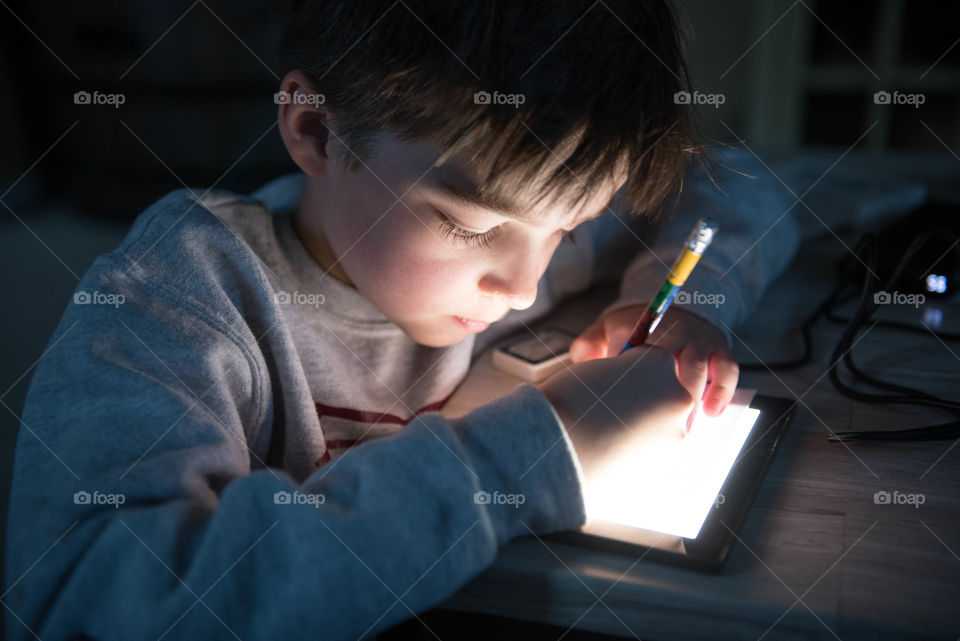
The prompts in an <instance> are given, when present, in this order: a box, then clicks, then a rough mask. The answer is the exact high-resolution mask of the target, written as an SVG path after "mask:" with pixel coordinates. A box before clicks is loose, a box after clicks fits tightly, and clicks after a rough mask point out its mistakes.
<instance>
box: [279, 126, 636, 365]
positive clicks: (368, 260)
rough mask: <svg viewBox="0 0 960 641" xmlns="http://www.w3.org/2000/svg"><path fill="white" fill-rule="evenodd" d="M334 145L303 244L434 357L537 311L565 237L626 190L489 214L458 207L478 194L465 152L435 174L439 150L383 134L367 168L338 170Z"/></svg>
mask: <svg viewBox="0 0 960 641" xmlns="http://www.w3.org/2000/svg"><path fill="white" fill-rule="evenodd" d="M339 144H340V143H339V142H338V141H337V139H336V138H331V141H330V143H329V145H328V148H327V150H328V156H327V157H328V158H329V159H330V160H329V161H328V162H327V163H326V168H327V169H326V171H325V174H324V175H322V176H319V177H316V176H311V177H309V178H308V186H307V187H306V188H305V190H304V194H303V196H302V197H301V202H300V204H299V207H298V212H297V221H296V225H297V230H298V233H299V234H300V236H301V240H302V241H303V242H304V244H305V245H306V246H307V249H308V250H309V251H310V252H311V254H312V255H313V256H314V258H315V259H316V260H317V261H318V262H319V263H320V265H321V266H322V267H323V268H324V269H326V270H328V271H329V272H330V273H331V275H332V276H334V277H336V278H338V279H340V280H342V281H343V282H345V283H347V284H349V285H352V286H354V287H356V288H357V289H358V290H359V291H360V292H361V293H362V294H363V295H364V296H365V297H366V298H367V299H369V300H370V301H371V302H372V303H373V304H374V305H375V306H376V307H377V308H378V309H379V310H380V311H381V312H383V314H384V315H385V316H387V317H388V318H389V319H390V320H391V321H393V322H394V323H395V324H396V325H398V326H399V327H400V328H401V329H402V330H403V331H404V332H405V333H406V334H407V335H408V336H409V337H410V338H411V339H413V340H414V341H416V342H418V343H421V344H423V345H428V346H432V347H441V346H447V345H452V344H454V343H457V342H458V341H460V340H462V339H463V338H465V337H466V336H468V335H469V334H470V333H471V332H473V333H476V332H481V331H483V330H485V329H486V328H487V326H488V325H489V324H490V323H492V322H495V321H497V320H500V319H501V318H503V316H504V315H506V313H507V312H508V311H509V310H510V309H511V308H513V309H525V308H527V307H529V306H530V305H532V304H533V302H534V299H535V298H536V295H537V281H538V280H539V279H540V276H541V275H542V274H543V272H544V270H545V269H546V267H547V264H548V263H549V262H550V257H551V256H552V255H553V252H554V250H555V249H556V248H557V245H558V244H559V243H560V241H561V239H562V237H563V234H564V232H565V231H568V230H572V229H573V228H574V227H576V226H577V225H578V224H580V223H581V222H584V221H585V220H588V219H589V218H592V217H594V216H596V215H599V214H600V213H602V212H603V211H605V209H606V205H607V204H608V203H609V201H610V199H611V198H612V197H613V195H614V193H615V192H616V190H617V189H618V188H619V186H620V184H622V182H623V181H622V180H611V181H610V183H609V184H606V185H602V186H598V187H597V189H596V190H594V192H593V193H592V194H591V196H590V198H588V199H586V200H585V201H584V202H581V203H579V204H575V203H570V202H569V201H566V202H560V201H557V202H555V203H549V202H547V201H548V200H549V199H545V200H544V201H543V202H542V203H537V204H536V205H535V206H534V205H530V204H529V203H532V202H533V198H532V197H531V196H530V194H529V193H527V192H529V191H530V190H524V192H525V193H518V194H516V195H515V196H513V197H512V198H511V202H503V203H488V206H482V205H480V204H478V203H472V202H470V201H469V199H468V198H465V197H463V194H467V195H469V194H475V193H476V191H475V187H476V184H475V182H473V180H472V175H473V173H474V172H473V171H472V170H471V166H470V163H469V161H468V160H467V154H466V153H465V152H461V153H460V154H458V155H454V156H453V157H452V158H450V159H449V160H447V161H446V162H444V163H443V164H442V165H440V166H435V165H434V163H435V162H436V161H437V159H438V158H439V157H440V156H441V154H442V152H443V150H442V149H440V148H438V147H437V146H436V145H433V144H431V143H427V142H416V143H412V142H404V141H400V140H398V139H396V138H395V137H392V136H389V135H386V134H383V135H381V136H380V137H379V138H378V140H377V142H376V143H375V145H374V147H373V153H371V154H370V155H369V157H368V159H367V160H365V161H364V164H365V166H362V167H361V168H360V169H359V170H357V171H351V170H349V169H347V168H345V167H343V166H342V165H341V163H339V162H336V161H334V160H332V158H335V157H336V155H335V154H336V152H337V151H340V150H335V149H334V147H335V146H337V145H339ZM347 153H348V154H349V152H347ZM571 179H572V180H575V179H574V178H572V177H571ZM458 192H459V193H460V196H458V195H456V194H457V193H458Z"/></svg>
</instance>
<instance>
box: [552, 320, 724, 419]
mask: <svg viewBox="0 0 960 641" xmlns="http://www.w3.org/2000/svg"><path fill="white" fill-rule="evenodd" d="M645 309H646V305H631V306H630V307H624V308H623V309H619V310H616V311H614V312H612V313H610V314H607V315H606V316H604V317H603V318H601V319H600V320H598V321H597V322H595V323H594V324H593V325H591V326H590V327H588V328H587V329H586V330H585V331H584V332H583V333H582V334H580V336H578V337H577V339H576V340H575V341H574V342H573V344H572V345H571V346H570V357H571V359H572V360H573V362H574V363H580V362H582V361H587V360H591V359H595V358H606V357H607V356H615V355H616V354H617V352H619V351H620V349H621V348H623V345H624V343H626V342H627V339H628V338H629V337H630V334H631V333H632V332H633V328H634V325H636V323H637V321H638V320H640V316H642V315H643V312H644V310H645ZM648 344H649V345H658V346H660V347H663V348H665V349H667V350H669V351H670V352H672V353H673V355H674V356H676V359H677V365H678V367H679V378H680V382H681V383H683V386H684V387H685V388H686V389H687V391H688V392H689V393H690V395H691V396H692V397H693V398H697V399H700V398H702V399H703V409H704V411H705V412H706V413H707V414H708V415H709V416H717V415H719V414H720V413H721V412H723V410H724V409H726V407H727V405H728V404H729V403H730V399H731V398H733V393H734V391H735V390H736V388H737V379H738V378H739V376H740V367H739V366H738V365H737V362H736V361H735V360H734V358H733V354H732V353H731V352H730V350H729V348H727V341H726V339H725V337H724V335H723V333H722V332H721V331H720V330H719V329H717V327H715V326H714V325H713V324H712V323H709V322H708V321H705V320H703V319H702V318H700V317H699V316H697V315H696V314H693V313H691V312H688V311H685V310H683V309H678V308H677V306H676V305H673V306H671V307H670V309H668V310H667V313H666V314H665V315H664V317H663V320H661V321H660V325H658V326H657V329H655V330H654V332H653V334H651V336H650V341H649V342H648ZM708 380H709V386H708V385H707V382H708Z"/></svg>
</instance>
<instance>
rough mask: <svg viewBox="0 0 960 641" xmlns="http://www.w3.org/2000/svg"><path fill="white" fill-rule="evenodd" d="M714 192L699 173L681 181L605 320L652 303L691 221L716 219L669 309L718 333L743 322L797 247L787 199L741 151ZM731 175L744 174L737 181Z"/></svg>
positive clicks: (726, 161)
mask: <svg viewBox="0 0 960 641" xmlns="http://www.w3.org/2000/svg"><path fill="white" fill-rule="evenodd" d="M719 160H720V163H718V164H717V166H716V167H714V168H713V169H712V172H713V175H714V178H715V179H716V181H717V184H718V186H719V188H718V187H717V186H715V185H714V184H713V183H712V182H711V181H710V179H709V178H708V177H707V176H706V175H705V174H704V173H703V172H702V170H698V171H695V172H693V173H692V174H691V177H690V179H689V180H688V181H687V183H686V185H685V187H684V192H683V194H682V196H681V198H680V200H679V202H678V205H677V208H676V210H675V211H674V212H672V213H671V212H670V211H669V210H667V211H665V212H664V214H663V216H664V217H663V218H662V219H661V220H660V221H659V222H658V224H657V226H656V227H655V228H654V229H653V230H652V233H651V237H652V239H653V240H652V243H651V244H650V248H649V251H641V252H640V253H639V254H638V255H637V256H636V257H635V258H633V259H632V260H631V262H630V264H629V266H628V267H627V268H626V270H625V271H624V274H623V278H622V280H621V285H620V295H619V297H618V299H617V300H616V301H615V302H614V303H613V304H612V305H610V306H609V307H608V308H607V309H606V310H604V312H605V313H606V312H609V311H613V310H614V309H618V308H621V307H625V306H627V305H631V304H636V303H645V302H648V301H650V300H651V299H652V298H653V296H654V295H655V294H656V291H657V289H658V288H659V287H660V286H661V285H662V283H663V278H664V277H665V276H666V274H667V272H668V270H669V268H670V265H671V264H672V263H673V261H674V260H675V259H676V257H677V256H678V255H679V253H680V251H681V249H682V246H683V242H684V240H685V239H686V237H687V235H688V234H689V232H690V229H692V227H693V225H694V224H695V223H696V221H697V220H698V219H699V218H701V217H703V216H710V217H712V218H714V219H715V220H716V221H717V223H718V224H719V231H718V233H717V235H716V237H715V239H714V241H713V243H712V245H711V246H710V248H709V249H708V250H707V252H706V253H705V254H704V256H703V258H702V259H701V260H700V263H699V265H698V266H697V268H696V269H695V270H694V271H693V273H692V274H691V275H690V277H689V279H688V280H687V282H686V284H685V285H684V287H683V291H684V292H686V298H681V299H680V300H677V299H675V301H674V304H680V305H683V309H686V310H687V311H691V312H694V313H696V314H698V315H700V316H702V317H704V318H706V319H707V320H710V321H711V322H713V323H714V324H715V325H717V326H718V327H720V328H721V329H723V326H724V325H727V326H729V327H731V328H732V327H735V326H736V325H737V324H739V323H741V322H743V321H744V320H745V319H746V318H747V316H748V315H749V314H750V313H751V312H752V311H753V309H755V308H756V305H757V303H758V302H759V300H760V298H761V296H762V295H763V292H764V290H765V289H766V287H767V286H768V285H769V284H770V283H771V282H772V281H773V280H774V279H775V278H776V277H777V276H778V275H779V274H780V273H781V272H782V271H783V270H784V269H786V267H787V265H788V264H789V262H790V260H791V259H792V257H793V255H794V253H795V251H796V248H797V243H798V239H799V234H798V232H797V228H796V223H795V221H794V219H793V217H792V212H791V210H790V203H791V202H792V201H791V200H790V199H788V197H787V196H788V193H787V192H786V190H785V189H784V188H783V186H782V185H781V184H780V183H779V181H778V180H777V179H776V177H775V176H773V175H771V174H770V173H769V172H768V171H767V170H766V169H765V168H764V167H763V165H762V164H761V163H759V162H758V161H757V160H756V159H755V158H754V157H752V156H751V155H749V154H748V153H747V152H745V151H731V152H727V153H725V154H723V155H721V156H720V158H719ZM722 165H726V167H730V168H732V169H733V170H736V171H737V172H743V173H744V174H749V176H752V177H748V176H743V175H741V174H739V173H735V172H734V171H731V169H727V168H726V167H724V166H722Z"/></svg>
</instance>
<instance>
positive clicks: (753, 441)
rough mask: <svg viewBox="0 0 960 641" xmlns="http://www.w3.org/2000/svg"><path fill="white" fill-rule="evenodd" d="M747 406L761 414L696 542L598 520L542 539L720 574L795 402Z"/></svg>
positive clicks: (765, 400)
mask: <svg viewBox="0 0 960 641" xmlns="http://www.w3.org/2000/svg"><path fill="white" fill-rule="evenodd" d="M750 407H752V408H755V409H758V410H760V415H759V416H758V417H757V422H756V424H755V425H754V427H753V429H752V430H751V431H750V435H749V436H748V437H747V440H746V441H745V442H744V446H743V449H742V450H741V451H740V454H738V456H737V461H736V462H735V463H734V465H733V468H732V469H731V470H730V474H729V475H728V476H727V478H726V480H725V481H724V483H723V487H722V488H721V489H720V495H722V496H723V497H724V501H723V502H722V503H718V504H716V505H715V506H714V508H713V509H711V510H710V513H709V514H708V515H707V518H706V520H705V521H704V522H703V527H701V528H700V533H699V534H698V536H697V538H695V539H687V538H683V537H679V536H675V535H671V534H663V533H660V532H653V531H651V530H643V529H640V528H635V527H630V526H626V525H620V524H617V523H611V522H608V521H597V520H594V521H592V522H591V523H590V524H589V525H588V526H586V527H584V528H582V529H580V530H576V531H569V532H558V533H556V534H552V535H550V536H549V537H547V538H549V539H551V540H556V541H558V542H562V543H570V544H573V545H578V546H582V547H588V548H592V549H599V550H603V551H607V552H616V553H620V554H626V555H629V556H642V557H643V558H644V559H645V560H647V559H649V560H651V561H657V562H660V563H668V564H671V565H678V566H681V567H687V568H690V569H693V570H697V571H700V572H710V573H717V572H719V571H720V570H721V569H722V567H723V562H724V561H725V560H726V558H727V553H728V552H729V551H730V547H731V546H732V544H733V541H734V540H735V538H736V533H737V531H739V529H740V526H741V525H742V524H743V521H744V520H745V519H746V517H747V513H748V512H749V511H750V507H751V505H752V504H753V499H754V498H755V496H756V494H757V491H758V490H759V488H760V484H761V483H762V481H763V477H764V476H765V475H766V471H767V468H768V467H769V464H770V461H771V460H772V458H773V455H774V454H775V453H776V451H777V450H778V447H779V445H780V443H781V442H782V438H781V437H782V435H783V431H784V429H785V428H786V426H787V424H788V423H789V421H790V419H791V418H792V417H793V413H794V411H795V410H796V402H795V401H792V400H790V399H785V398H777V397H772V396H763V395H759V394H758V395H757V396H756V397H754V399H753V401H752V402H751V403H750Z"/></svg>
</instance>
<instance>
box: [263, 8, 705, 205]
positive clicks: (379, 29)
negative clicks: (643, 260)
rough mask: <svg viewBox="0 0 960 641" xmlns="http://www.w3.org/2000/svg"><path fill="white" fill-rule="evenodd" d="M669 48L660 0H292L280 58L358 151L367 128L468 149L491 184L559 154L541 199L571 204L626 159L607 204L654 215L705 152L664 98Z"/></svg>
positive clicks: (680, 77) (671, 95) (674, 30)
mask: <svg viewBox="0 0 960 641" xmlns="http://www.w3.org/2000/svg"><path fill="white" fill-rule="evenodd" d="M682 48H683V40H682V37H681V31H680V29H679V27H678V25H677V22H676V20H675V19H674V16H673V12H672V10H671V8H670V7H669V6H668V4H667V2H666V1H665V0H598V1H597V2H596V3H594V4H593V5H589V4H587V3H584V2H581V1H577V0H551V1H550V2H533V1H527V0H524V1H502V2H501V1H496V0H462V1H455V0H396V1H393V2H391V1H388V0H350V1H349V2H338V1H333V0H293V1H292V2H291V3H290V4H289V6H288V8H287V17H286V26H285V29H284V34H283V37H282V40H281V44H280V59H281V62H282V64H283V65H284V67H285V69H287V70H290V69H300V70H302V71H303V72H304V73H305V74H306V75H307V76H308V77H309V78H310V79H311V81H312V82H313V83H315V87H313V89H315V90H316V91H318V92H320V93H322V94H324V97H325V100H326V102H327V103H328V104H329V105H330V106H331V107H332V108H333V112H334V114H335V117H337V122H336V123H335V127H334V129H335V131H336V133H337V135H338V137H340V138H341V139H342V140H343V142H344V144H345V145H346V146H347V147H348V148H349V149H350V150H351V151H352V152H353V153H355V154H357V155H358V156H359V157H360V158H363V159H365V157H366V155H368V154H369V151H370V143H371V142H372V140H373V139H374V136H375V134H376V133H377V132H379V131H381V130H387V131H389V132H391V133H393V134H394V135H396V136H398V137H399V138H401V139H404V140H430V141H433V142H435V143H437V144H438V145H440V146H441V147H443V148H444V149H447V148H449V147H451V146H452V145H454V144H457V146H458V147H460V146H461V145H469V147H470V149H471V150H473V151H474V155H473V160H474V161H475V162H476V163H477V164H478V166H482V167H484V168H485V171H484V173H483V174H482V175H481V176H480V177H479V178H480V181H481V183H480V189H481V190H482V191H486V192H490V193H495V194H504V193H509V191H504V190H510V189H511V186H513V187H515V186H516V185H519V184H525V183H527V182H528V181H530V180H532V179H534V178H535V177H537V176H538V175H539V174H540V173H541V171H543V168H544V167H545V166H552V165H555V164H556V162H557V159H558V156H557V155H556V154H559V157H560V158H561V159H562V161H563V164H562V165H560V166H557V167H555V168H554V169H553V170H551V172H550V173H549V174H548V175H547V177H546V180H544V181H543V182H542V189H541V191H540V192H539V193H538V197H541V198H542V197H544V196H546V195H547V194H548V193H551V194H553V197H554V198H555V197H558V196H559V195H561V194H572V195H573V196H575V197H576V198H584V197H586V196H587V195H588V194H589V192H590V191H591V189H592V187H591V185H596V184H598V182H602V181H606V180H609V179H610V178H611V177H613V176H614V175H616V172H617V169H618V168H621V169H622V167H623V166H624V164H623V163H626V166H627V167H630V168H631V170H630V172H629V175H628V176H627V183H626V185H625V187H624V189H623V193H622V195H621V202H622V203H623V204H624V205H625V206H627V207H630V208H632V210H633V211H636V212H640V211H642V212H645V213H648V214H652V215H655V214H656V213H657V212H658V211H659V209H660V206H661V205H662V203H663V202H664V201H665V200H666V199H667V197H668V196H670V195H672V194H675V193H677V192H679V190H680V188H681V187H682V183H683V177H684V175H685V173H686V170H687V169H688V166H689V163H690V160H691V159H692V158H694V157H699V158H703V157H704V156H705V152H704V149H703V147H702V146H701V144H700V142H699V139H698V136H697V135H696V132H695V129H696V127H695V123H694V118H693V112H692V109H691V106H690V104H678V103H683V101H677V100H676V99H675V94H676V93H677V92H681V91H687V90H688V88H689V78H688V73H687V68H686V65H685V63H684V60H683V55H682ZM482 92H487V99H485V94H484V93H482ZM494 92H497V94H494ZM511 96H513V98H512V101H511V98H510V97H511ZM519 96H522V98H520V97H519ZM498 97H506V98H505V99H501V100H500V101H499V103H498V101H497V98H498ZM521 101H522V104H518V103H521ZM561 149H562V150H563V151H562V152H560V151H559V150H561ZM341 160H343V161H344V164H346V165H347V166H350V167H354V168H356V167H357V166H358V161H357V160H356V158H353V157H352V155H351V156H350V157H349V158H343V159H341ZM571 172H572V174H571Z"/></svg>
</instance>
